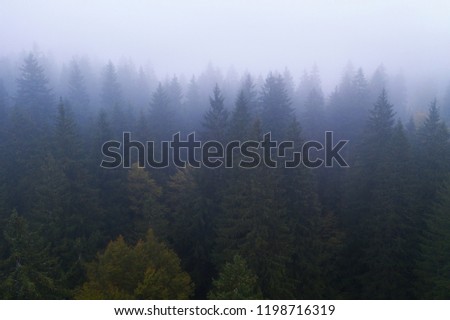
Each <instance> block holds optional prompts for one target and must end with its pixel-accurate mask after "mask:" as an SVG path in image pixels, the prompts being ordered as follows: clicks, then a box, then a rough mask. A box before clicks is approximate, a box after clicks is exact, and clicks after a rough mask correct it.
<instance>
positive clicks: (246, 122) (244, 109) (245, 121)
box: [229, 90, 252, 141]
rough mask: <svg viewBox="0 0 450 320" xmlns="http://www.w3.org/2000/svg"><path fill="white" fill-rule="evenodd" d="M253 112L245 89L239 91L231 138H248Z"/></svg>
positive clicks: (231, 127)
mask: <svg viewBox="0 0 450 320" xmlns="http://www.w3.org/2000/svg"><path fill="white" fill-rule="evenodd" d="M251 119H252V118H251V114H250V110H249V103H248V100H247V98H246V97H245V93H244V91H243V90H241V91H240V92H239V95H238V97H237V99H236V104H235V107H234V110H233V113H232V114H231V119H230V129H229V130H230V134H229V137H230V140H240V141H245V140H248V138H249V136H250V130H251V126H250V123H251Z"/></svg>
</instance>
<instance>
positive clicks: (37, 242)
mask: <svg viewBox="0 0 450 320" xmlns="http://www.w3.org/2000/svg"><path fill="white" fill-rule="evenodd" d="M4 237H5V240H6V242H7V244H8V252H9V253H8V256H7V258H6V259H5V260H3V261H1V262H0V272H1V273H0V279H1V281H0V283H1V285H0V296H1V297H2V298H3V299H55V298H57V297H60V296H61V290H60V289H59V288H58V286H57V281H56V280H55V276H56V275H57V271H56V268H55V267H56V263H55V260H54V259H52V258H51V257H50V256H49V246H48V245H46V244H45V242H43V241H42V238H41V237H39V235H38V234H36V233H34V232H31V231H30V230H29V227H28V223H27V221H26V220H25V219H24V218H23V217H22V216H19V214H18V213H17V211H15V210H14V211H13V212H12V214H11V216H10V217H9V220H8V221H7V223H6V226H5V229H4Z"/></svg>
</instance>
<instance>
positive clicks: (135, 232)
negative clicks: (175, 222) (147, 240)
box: [127, 163, 167, 241]
mask: <svg viewBox="0 0 450 320" xmlns="http://www.w3.org/2000/svg"><path fill="white" fill-rule="evenodd" d="M127 182H128V184H127V190H128V200H129V202H130V217H129V220H130V221H129V222H128V224H127V225H128V226H129V229H128V232H127V235H128V236H127V238H129V239H130V240H132V241H137V240H139V239H142V238H143V237H144V236H145V234H146V232H147V230H148V229H149V228H151V229H152V230H154V231H155V233H156V235H157V236H158V237H159V238H160V239H162V238H164V237H166V235H167V217H166V212H165V208H164V207H163V206H162V205H161V203H160V200H159V199H160V197H161V188H160V187H158V186H157V185H156V182H155V181H154V180H153V179H152V178H151V177H150V174H149V173H148V172H147V171H146V170H145V169H143V168H139V167H138V164H137V163H135V164H133V166H132V169H131V170H130V171H129V173H128V179H127Z"/></svg>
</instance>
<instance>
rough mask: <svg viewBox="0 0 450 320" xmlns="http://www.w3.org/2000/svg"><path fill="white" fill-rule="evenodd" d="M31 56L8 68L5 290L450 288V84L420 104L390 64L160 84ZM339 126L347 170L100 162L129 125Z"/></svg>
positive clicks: (295, 294) (162, 131) (320, 132)
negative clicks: (327, 75) (326, 74)
mask: <svg viewBox="0 0 450 320" xmlns="http://www.w3.org/2000/svg"><path fill="white" fill-rule="evenodd" d="M17 61H18V62H17V63H15V62H12V61H9V62H8V63H7V62H5V61H4V60H2V63H1V64H0V79H1V80H0V164H1V165H0V226H1V227H0V297H1V298H2V299H450V179H449V171H450V145H449V138H450V136H449V131H448V128H447V123H449V122H450V88H449V90H448V91H447V94H446V96H445V97H444V98H442V99H440V98H439V97H436V98H439V99H438V100H436V99H430V101H426V102H423V105H421V106H420V109H419V110H417V109H414V108H412V107H411V105H410V104H409V101H408V99H407V94H406V87H405V84H404V82H402V81H401V79H400V80H399V79H398V78H395V77H391V76H390V75H389V74H388V73H387V71H386V70H385V69H384V68H383V67H382V66H380V67H379V68H377V69H376V70H375V72H373V73H372V74H366V73H365V72H364V70H363V69H362V68H353V67H351V66H348V67H347V68H345V70H344V72H343V74H342V77H341V80H340V82H339V83H336V86H335V88H334V89H333V90H332V92H330V93H325V92H324V91H323V88H322V85H321V79H320V75H319V69H318V68H317V67H314V68H312V69H311V70H307V71H305V72H304V73H303V74H302V75H295V76H294V75H292V74H291V73H290V71H289V70H288V69H285V70H282V71H273V72H270V73H268V74H265V75H258V74H256V75H253V74H251V73H243V74H242V75H239V76H238V74H237V73H236V72H235V73H233V72H231V73H229V74H227V76H226V77H224V76H222V73H221V70H219V69H218V68H215V67H214V66H213V65H212V64H210V65H209V66H208V67H207V68H206V70H205V71H204V72H203V73H201V74H199V75H196V76H192V77H191V78H189V79H186V78H185V77H181V76H177V75H173V76H168V77H166V78H165V79H164V78H160V79H158V78H157V77H156V76H155V75H154V74H153V73H152V72H151V70H149V69H146V68H137V67H135V66H134V64H133V63H132V62H131V61H127V62H126V63H122V64H120V65H118V64H114V63H113V62H111V61H109V62H106V63H101V64H100V65H94V64H93V63H91V62H90V61H89V60H88V59H86V58H79V57H78V58H74V59H73V60H71V61H66V62H65V63H64V64H63V65H62V66H61V68H59V69H58V72H55V67H54V66H55V63H53V62H52V61H51V57H48V56H45V55H42V54H39V53H36V52H31V53H27V54H24V55H22V56H20V59H19V58H17ZM297 80H298V81H297ZM444 85H445V84H444ZM326 131H332V132H333V134H334V137H335V140H336V141H337V140H338V139H344V140H348V141H349V142H348V144H347V145H346V146H345V148H343V149H342V156H343V157H344V158H345V160H346V162H347V163H348V165H349V167H348V168H343V167H340V166H338V165H334V166H332V167H320V168H317V169H310V168H306V167H304V166H298V167H296V168H286V167H278V168H269V167H267V166H265V165H264V164H263V163H260V164H259V165H258V166H256V167H255V168H252V169H244V168H240V167H238V166H235V167H233V168H224V167H220V168H216V169H210V168H205V167H201V168H192V167H189V166H186V168H179V167H177V166H175V165H173V164H171V165H169V166H168V167H167V168H160V169H158V168H151V167H148V166H146V167H144V168H142V167H141V166H138V165H136V164H134V165H132V166H131V168H116V169H105V168H102V167H101V166H100V163H101V162H102V160H103V159H104V157H103V155H102V145H103V144H104V143H105V142H107V141H110V140H121V139H122V134H123V132H130V133H131V135H132V137H133V139H134V140H137V141H142V142H145V141H154V142H155V143H156V145H158V144H159V143H160V142H161V141H169V140H170V139H171V137H172V135H173V134H175V133H177V132H180V133H181V136H182V137H184V138H185V137H186V136H187V135H188V134H189V133H191V132H195V133H196V135H197V136H198V137H199V138H200V139H201V140H202V141H203V142H204V141H208V140H215V141H219V142H221V143H224V144H226V143H227V142H228V141H232V140H238V141H247V140H256V141H260V140H261V139H262V137H263V135H264V134H265V133H267V132H271V134H272V136H274V137H276V138H277V140H279V141H282V140H284V141H293V142H295V143H296V144H301V143H302V142H305V141H310V140H315V141H320V142H323V139H324V133H325V132H326ZM132 157H133V162H136V154H135V153H132ZM236 157H240V155H236ZM273 157H277V155H276V154H274V155H273Z"/></svg>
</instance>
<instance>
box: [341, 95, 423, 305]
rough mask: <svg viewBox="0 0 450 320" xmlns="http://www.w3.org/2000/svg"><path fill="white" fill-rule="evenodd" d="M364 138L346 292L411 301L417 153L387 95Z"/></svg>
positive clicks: (350, 216)
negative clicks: (413, 164)
mask: <svg viewBox="0 0 450 320" xmlns="http://www.w3.org/2000/svg"><path fill="white" fill-rule="evenodd" d="M363 139H364V140H363V141H364V143H363V144H362V145H361V147H360V148H359V150H358V151H359V152H358V158H357V161H356V163H355V168H354V173H355V174H356V177H355V179H354V180H353V181H352V187H351V188H350V189H349V192H350V193H349V196H350V197H351V199H349V200H348V201H349V204H350V206H349V207H348V208H347V210H346V211H347V212H346V214H347V215H346V217H347V219H346V220H345V223H346V226H347V232H348V242H347V249H346V250H347V251H348V253H347V254H348V256H345V259H346V261H345V262H346V267H345V270H346V273H345V278H346V279H353V280H351V281H352V282H349V283H347V284H345V285H346V286H349V287H346V290H349V293H350V296H353V297H361V298H371V299H373V298H377V299H392V298H397V299H399V298H405V299H406V298H411V297H412V296H413V291H414V290H413V283H414V281H415V278H414V275H413V265H412V264H411V261H413V260H414V259H415V252H417V247H416V246H415V245H414V244H417V240H418V238H417V231H416V229H415V226H416V219H417V218H416V216H415V214H414V211H413V210H412V208H411V204H412V189H411V185H412V172H411V165H410V163H411V150H410V147H409V144H408V141H407V139H406V136H405V133H404V130H403V127H402V125H401V124H400V123H399V124H397V125H394V112H393V106H392V105H391V104H390V103H389V102H388V100H387V96H386V93H385V91H382V93H381V95H380V96H379V98H378V100H377V103H376V104H375V106H374V108H373V110H371V115H370V118H369V122H368V124H367V127H366V132H365V135H364V137H363ZM381 257H383V258H381ZM347 272H348V274H347Z"/></svg>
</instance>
